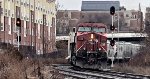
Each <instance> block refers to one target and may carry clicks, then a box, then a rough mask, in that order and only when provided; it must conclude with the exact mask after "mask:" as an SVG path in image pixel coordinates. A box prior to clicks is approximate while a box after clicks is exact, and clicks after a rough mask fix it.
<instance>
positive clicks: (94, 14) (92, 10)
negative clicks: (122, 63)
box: [56, 1, 144, 35]
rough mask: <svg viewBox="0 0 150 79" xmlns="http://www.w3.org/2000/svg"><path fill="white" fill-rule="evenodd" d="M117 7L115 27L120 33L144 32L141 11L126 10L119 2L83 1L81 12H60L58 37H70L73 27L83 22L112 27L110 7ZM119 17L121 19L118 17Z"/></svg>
mask: <svg viewBox="0 0 150 79" xmlns="http://www.w3.org/2000/svg"><path fill="white" fill-rule="evenodd" d="M111 6H115V9H116V14H115V18H114V20H115V22H114V24H115V26H116V28H117V27H118V24H119V31H120V32H139V31H143V29H144V27H143V26H144V25H143V13H142V12H141V10H140V4H139V10H126V8H124V7H121V6H120V2H119V1H82V6H81V11H78V10H59V11H58V13H57V17H56V18H57V25H56V26H57V35H68V34H69V31H70V30H71V29H72V27H76V26H77V24H78V23H81V22H101V23H104V24H106V25H107V26H108V32H109V26H110V25H111V15H110V12H109V10H110V7H111ZM118 15H119V17H118Z"/></svg>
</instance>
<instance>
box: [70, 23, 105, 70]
mask: <svg viewBox="0 0 150 79" xmlns="http://www.w3.org/2000/svg"><path fill="white" fill-rule="evenodd" d="M106 28H107V26H106V25H104V24H102V23H80V24H78V27H77V28H76V29H75V28H74V29H73V32H71V33H70V40H69V41H70V46H69V47H70V51H69V53H70V57H71V58H70V59H71V64H72V65H75V66H79V67H82V68H92V69H99V68H103V67H106V65H107V37H106V30H107V29H106Z"/></svg>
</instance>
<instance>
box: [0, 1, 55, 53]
mask: <svg viewBox="0 0 150 79" xmlns="http://www.w3.org/2000/svg"><path fill="white" fill-rule="evenodd" d="M16 18H20V19H21V27H17V26H16ZM55 18H56V8H55V0H0V19H1V20H0V24H1V25H0V27H1V31H0V42H3V43H10V44H13V45H14V46H17V31H18V30H20V31H19V35H20V36H21V41H20V46H33V47H34V48H35V52H34V53H37V54H43V53H48V52H51V51H53V49H54V48H55V46H54V43H55V36H56V32H55V30H56V29H55V28H56V27H55V22H56V21H55ZM43 49H44V50H43Z"/></svg>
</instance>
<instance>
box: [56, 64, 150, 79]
mask: <svg viewBox="0 0 150 79" xmlns="http://www.w3.org/2000/svg"><path fill="white" fill-rule="evenodd" d="M54 67H55V69H58V70H59V73H61V74H64V75H65V76H68V77H73V78H77V79H150V76H148V75H135V74H132V73H122V72H115V71H111V70H101V71H96V70H94V71H93V70H86V69H81V68H74V67H72V66H70V65H55V66H54Z"/></svg>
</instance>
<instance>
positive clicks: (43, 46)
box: [43, 14, 45, 54]
mask: <svg viewBox="0 0 150 79" xmlns="http://www.w3.org/2000/svg"><path fill="white" fill-rule="evenodd" d="M44 26H45V16H44V14H43V54H44V52H45V51H44V47H45V46H44V45H45V43H44Z"/></svg>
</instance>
